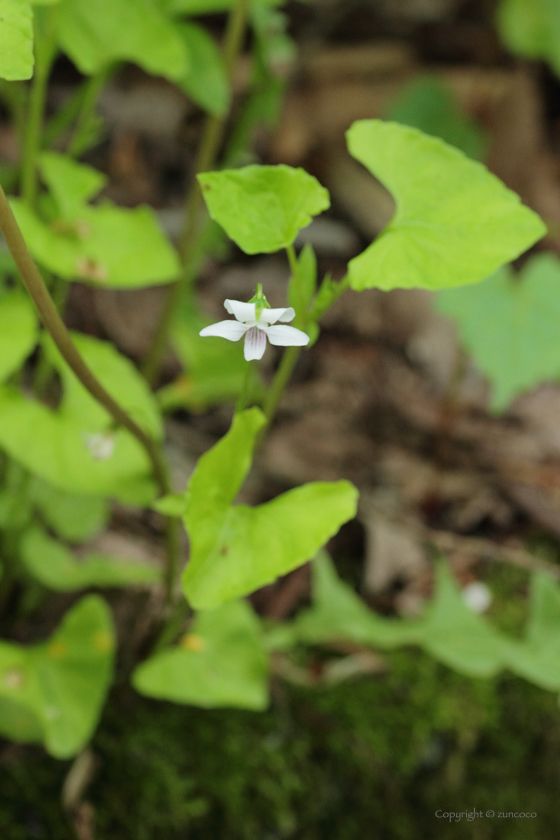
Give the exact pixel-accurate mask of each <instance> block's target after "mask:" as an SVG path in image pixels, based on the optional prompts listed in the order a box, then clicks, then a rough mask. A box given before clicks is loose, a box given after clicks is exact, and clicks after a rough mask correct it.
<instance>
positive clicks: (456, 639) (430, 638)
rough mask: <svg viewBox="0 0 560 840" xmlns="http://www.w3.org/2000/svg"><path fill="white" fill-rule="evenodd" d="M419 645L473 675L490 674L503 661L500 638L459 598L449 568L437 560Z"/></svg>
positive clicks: (500, 666) (501, 664)
mask: <svg viewBox="0 0 560 840" xmlns="http://www.w3.org/2000/svg"><path fill="white" fill-rule="evenodd" d="M422 646H423V647H424V648H425V649H426V650H427V651H428V652H429V653H431V654H432V656H435V657H436V659H440V660H441V661H442V662H444V663H445V664H446V665H449V666H450V667H451V668H454V669H455V670H456V671H459V672H461V673H463V674H468V675H469V676H472V677H490V676H493V675H494V674H497V673H498V672H499V671H500V670H501V668H502V667H503V664H504V650H503V640H502V638H501V637H500V636H499V635H498V633H497V632H496V631H495V630H494V629H493V628H492V627H491V626H490V625H489V624H487V623H486V622H485V620H484V619H483V618H481V617H480V616H479V615H477V614H476V613H474V612H472V610H470V609H469V608H468V606H467V605H466V604H465V602H464V600H463V598H462V597H461V592H460V589H459V587H458V585H457V583H456V581H455V579H454V578H453V576H452V574H451V572H450V571H449V569H448V567H447V566H446V565H445V564H444V563H439V564H438V567H437V574H436V594H435V597H434V599H433V600H432V601H431V602H430V604H429V606H428V609H427V612H426V616H425V618H424V621H423V626H422Z"/></svg>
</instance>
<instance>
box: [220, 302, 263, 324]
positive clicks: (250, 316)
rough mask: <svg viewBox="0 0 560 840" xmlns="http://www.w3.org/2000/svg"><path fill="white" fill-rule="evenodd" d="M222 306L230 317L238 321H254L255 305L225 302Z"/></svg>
mask: <svg viewBox="0 0 560 840" xmlns="http://www.w3.org/2000/svg"><path fill="white" fill-rule="evenodd" d="M224 306H225V308H226V310H227V311H228V312H229V314H230V315H235V317H236V318H237V320H238V321H242V322H244V321H255V320H256V317H255V304H254V303H243V301H241V300H225V301H224Z"/></svg>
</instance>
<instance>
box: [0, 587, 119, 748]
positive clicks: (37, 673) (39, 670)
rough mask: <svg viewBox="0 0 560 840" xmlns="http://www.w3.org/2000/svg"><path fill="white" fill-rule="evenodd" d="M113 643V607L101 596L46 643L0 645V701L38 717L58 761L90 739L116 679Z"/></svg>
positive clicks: (69, 616)
mask: <svg viewBox="0 0 560 840" xmlns="http://www.w3.org/2000/svg"><path fill="white" fill-rule="evenodd" d="M114 644H115V640H114V630H113V625H112V621H111V615H110V613H109V609H108V607H107V605H106V603H105V601H104V600H103V599H102V598H100V597H99V596H97V595H90V596H88V597H86V598H83V599H82V600H81V601H79V602H78V603H77V604H76V605H75V606H74V607H73V608H72V609H71V610H70V611H69V612H67V613H66V615H65V617H64V620H63V622H62V624H61V625H60V626H59V628H58V629H57V630H56V632H55V633H54V634H53V635H52V636H51V638H50V639H49V640H48V641H47V642H42V643H40V644H36V645H33V646H31V647H23V646H21V645H16V644H13V643H9V642H0V697H2V698H6V699H7V700H8V701H10V702H11V703H12V704H14V705H16V706H21V707H23V709H24V710H25V711H27V713H28V715H29V714H30V715H32V716H34V717H35V718H37V720H38V722H39V726H40V727H41V729H42V731H43V739H44V745H45V747H46V749H47V750H48V751H49V752H50V753H51V755H53V756H55V757H56V758H70V757H72V756H73V755H75V754H76V753H77V752H79V750H80V749H81V748H82V747H83V746H84V745H85V744H86V743H87V742H88V740H89V738H90V737H91V735H92V733H93V730H94V729H95V726H96V724H97V720H98V718H99V714H100V712H101V708H102V706H103V702H104V700H105V696H106V694H107V690H108V688H109V684H110V681H111V675H112V670H113V649H114ZM27 726H30V721H28V723H27ZM34 734H35V736H36V735H37V734H38V730H36V732H35V733H34Z"/></svg>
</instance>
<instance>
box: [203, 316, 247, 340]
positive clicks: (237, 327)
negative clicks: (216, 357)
mask: <svg viewBox="0 0 560 840" xmlns="http://www.w3.org/2000/svg"><path fill="white" fill-rule="evenodd" d="M248 329H249V327H247V326H246V325H245V324H240V323H239V321H218V323H217V324H210V326H209V327H204V329H203V330H200V333H199V335H202V336H204V337H206V336H208V335H217V336H219V337H220V338H227V340H228V341H239V339H240V338H241V336H242V335H245V333H246V332H247V330H248Z"/></svg>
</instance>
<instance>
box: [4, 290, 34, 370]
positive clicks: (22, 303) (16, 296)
mask: <svg viewBox="0 0 560 840" xmlns="http://www.w3.org/2000/svg"><path fill="white" fill-rule="evenodd" d="M37 335H38V324H37V316H36V314H35V309H34V307H33V304H32V303H31V300H30V298H29V297H28V296H27V295H26V294H24V293H22V292H20V291H11V292H6V294H4V295H1V296H0V382H4V381H5V380H6V379H7V378H8V377H9V376H11V374H12V373H15V371H16V370H18V369H19V368H20V367H21V365H22V364H23V362H24V361H25V359H26V358H27V357H28V356H29V354H30V353H31V351H32V350H33V348H34V347H35V344H36V343H37Z"/></svg>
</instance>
